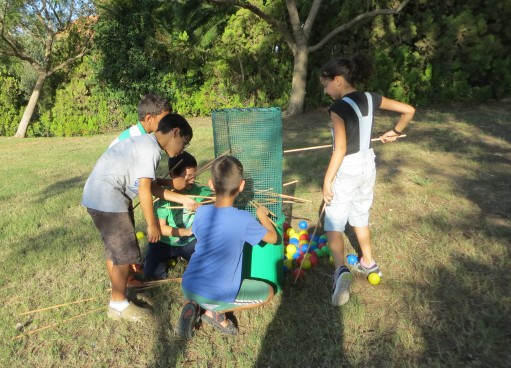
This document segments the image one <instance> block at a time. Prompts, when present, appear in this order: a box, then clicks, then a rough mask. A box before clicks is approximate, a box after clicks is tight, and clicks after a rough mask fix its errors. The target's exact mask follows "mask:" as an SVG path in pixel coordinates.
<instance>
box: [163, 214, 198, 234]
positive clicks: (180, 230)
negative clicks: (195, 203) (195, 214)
mask: <svg viewBox="0 0 511 368" xmlns="http://www.w3.org/2000/svg"><path fill="white" fill-rule="evenodd" d="M159 220H160V229H161V234H162V235H165V236H176V237H183V236H192V235H193V233H192V229H185V228H181V227H171V226H169V225H167V220H166V219H162V218H161V219H159Z"/></svg>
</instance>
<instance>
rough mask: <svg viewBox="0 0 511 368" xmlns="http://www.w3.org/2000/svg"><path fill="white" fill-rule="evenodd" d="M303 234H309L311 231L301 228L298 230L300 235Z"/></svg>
mask: <svg viewBox="0 0 511 368" xmlns="http://www.w3.org/2000/svg"><path fill="white" fill-rule="evenodd" d="M303 234H307V236H308V235H309V232H308V231H307V230H300V231H299V232H298V235H303Z"/></svg>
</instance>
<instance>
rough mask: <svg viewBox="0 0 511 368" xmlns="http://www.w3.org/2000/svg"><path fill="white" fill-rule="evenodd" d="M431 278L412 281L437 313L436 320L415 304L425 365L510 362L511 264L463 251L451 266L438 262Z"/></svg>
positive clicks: (454, 258) (500, 364) (415, 320)
mask: <svg viewBox="0 0 511 368" xmlns="http://www.w3.org/2000/svg"><path fill="white" fill-rule="evenodd" d="M494 261H495V264H497V263H500V262H499V260H497V259H495V260H494ZM507 264H508V266H509V262H507ZM428 278H429V280H430V282H429V285H427V286H425V285H424V283H421V284H415V285H410V286H411V287H412V288H413V289H415V290H416V293H417V295H418V298H419V300H421V301H423V302H422V303H423V304H425V305H427V306H428V309H430V311H431V313H432V315H433V317H434V323H431V320H430V319H429V318H424V316H423V315H421V312H420V311H421V310H422V308H414V309H413V310H414V312H413V313H414V314H415V315H414V316H412V317H411V318H412V320H413V321H414V322H415V323H417V324H418V327H419V328H420V329H421V331H422V336H423V339H424V342H425V352H424V354H423V356H422V358H421V359H420V360H421V364H424V366H428V365H429V364H433V365H437V364H440V365H443V366H451V367H452V366H465V367H469V366H470V367H481V366H488V367H504V366H507V364H508V363H509V359H510V358H511V353H510V352H509V343H510V341H511V333H510V331H511V317H510V316H511V314H510V313H511V308H510V305H509V298H508V297H505V296H506V295H510V294H511V288H510V286H509V285H510V284H511V277H510V275H509V268H507V267H504V266H503V265H502V266H500V267H499V266H493V265H492V266H489V265H488V262H479V261H478V260H474V259H473V258H471V257H468V256H465V255H463V254H460V255H457V256H454V257H452V261H451V264H450V265H449V267H439V268H438V269H436V270H435V272H434V273H432V274H430V275H428ZM431 285H433V287H432V286H431ZM422 303H419V304H422ZM417 307H418V306H417ZM424 322H425V323H424Z"/></svg>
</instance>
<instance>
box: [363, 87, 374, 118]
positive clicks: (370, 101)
mask: <svg viewBox="0 0 511 368" xmlns="http://www.w3.org/2000/svg"><path fill="white" fill-rule="evenodd" d="M365 95H366V97H367V116H371V115H373V97H372V96H371V94H370V93H369V92H366V93H365Z"/></svg>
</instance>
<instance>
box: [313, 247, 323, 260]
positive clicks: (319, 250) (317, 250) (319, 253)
mask: <svg viewBox="0 0 511 368" xmlns="http://www.w3.org/2000/svg"><path fill="white" fill-rule="evenodd" d="M313 252H314V253H316V255H317V256H318V258H321V257H323V251H322V250H321V249H319V248H317V249H314V250H313Z"/></svg>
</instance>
